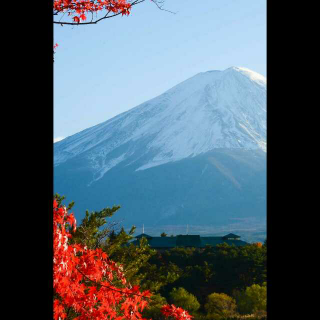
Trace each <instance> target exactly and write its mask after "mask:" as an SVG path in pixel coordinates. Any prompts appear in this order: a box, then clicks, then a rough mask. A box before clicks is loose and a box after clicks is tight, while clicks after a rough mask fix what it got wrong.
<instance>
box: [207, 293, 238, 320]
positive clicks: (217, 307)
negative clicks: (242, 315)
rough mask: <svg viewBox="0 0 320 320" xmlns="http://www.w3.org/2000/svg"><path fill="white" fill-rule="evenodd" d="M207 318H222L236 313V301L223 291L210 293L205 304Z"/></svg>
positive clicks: (219, 319) (220, 319)
mask: <svg viewBox="0 0 320 320" xmlns="http://www.w3.org/2000/svg"><path fill="white" fill-rule="evenodd" d="M204 307H205V310H206V311H207V313H208V314H207V319H213V320H222V319H227V318H230V317H233V316H235V315H236V308H237V305H236V301H235V300H234V299H233V298H231V297H229V296H228V295H226V294H224V293H212V294H210V295H209V296H208V298H207V303H206V304H205V306H204Z"/></svg>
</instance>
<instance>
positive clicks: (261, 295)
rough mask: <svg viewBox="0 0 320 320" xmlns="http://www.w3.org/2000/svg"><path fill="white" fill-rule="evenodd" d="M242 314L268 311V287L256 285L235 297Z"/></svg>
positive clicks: (264, 284)
mask: <svg viewBox="0 0 320 320" xmlns="http://www.w3.org/2000/svg"><path fill="white" fill-rule="evenodd" d="M235 297H236V300H237V305H238V310H239V313H240V314H257V313H265V312H266V311H267V287H266V283H263V285H262V286H260V285H258V284H254V285H252V286H250V287H247V288H246V290H244V291H241V292H239V293H237V294H236V295H235Z"/></svg>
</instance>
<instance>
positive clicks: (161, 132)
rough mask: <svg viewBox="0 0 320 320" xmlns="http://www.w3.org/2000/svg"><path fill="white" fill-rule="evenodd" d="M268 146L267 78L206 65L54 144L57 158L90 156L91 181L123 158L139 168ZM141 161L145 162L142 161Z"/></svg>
mask: <svg viewBox="0 0 320 320" xmlns="http://www.w3.org/2000/svg"><path fill="white" fill-rule="evenodd" d="M217 148H218V149H221V148H225V149H243V150H262V151H263V152H265V151H266V79H265V77H263V76H262V75H260V74H258V73H256V72H253V71H251V70H249V69H246V68H238V67H231V68H229V69H226V70H224V71H208V72H204V73H199V74H197V75H195V76H194V77H192V78H190V79H188V80H186V81H184V82H182V83H180V84H178V85H177V86H175V87H173V88H172V89H170V90H168V91H167V92H165V93H163V94H162V95H160V96H158V97H156V98H154V99H151V100H149V101H147V102H145V103H143V104H141V105H139V106H137V107H135V108H133V109H131V110H129V111H127V112H124V113H122V114H120V115H118V116H116V117H114V118H112V119H110V120H108V121H106V122H103V123H101V124H98V125H96V126H94V127H91V128H89V129H86V130H83V131H81V132H79V133H77V134H75V135H72V136H70V137H68V138H66V139H64V140H62V141H60V142H57V143H55V144H54V163H55V166H59V165H60V164H62V163H65V162H66V161H68V160H70V159H73V158H75V157H81V158H82V159H85V160H86V163H88V166H89V168H90V170H91V172H92V177H93V178H92V181H91V182H90V183H89V185H90V184H92V183H95V182H96V181H98V180H99V179H101V178H102V177H103V176H104V175H105V174H106V173H107V172H108V171H109V170H110V169H111V168H113V167H115V166H117V165H118V164H120V163H122V162H124V161H125V163H126V165H130V164H133V163H139V166H138V167H137V168H136V171H141V170H146V169H148V168H152V167H155V166H159V165H162V164H165V163H170V162H175V161H179V160H181V159H185V158H193V157H195V156H198V155H200V154H204V153H206V152H209V151H212V150H214V149H217ZM141 161H142V162H141Z"/></svg>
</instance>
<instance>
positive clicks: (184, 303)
mask: <svg viewBox="0 0 320 320" xmlns="http://www.w3.org/2000/svg"><path fill="white" fill-rule="evenodd" d="M170 302H171V303H173V304H174V305H175V306H177V307H180V308H183V309H185V310H187V311H189V312H191V313H193V312H195V311H197V310H198V309H199V308H200V303H199V302H198V300H197V298H196V297H195V296H194V295H193V294H191V293H189V292H188V291H187V290H185V289H184V288H179V289H176V288H173V290H172V291H171V292H170Z"/></svg>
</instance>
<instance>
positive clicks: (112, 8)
mask: <svg viewBox="0 0 320 320" xmlns="http://www.w3.org/2000/svg"><path fill="white" fill-rule="evenodd" d="M53 9H54V13H55V14H58V13H68V15H71V16H73V21H74V22H76V23H80V21H85V20H86V19H87V14H89V13H91V14H93V13H97V12H98V11H102V10H106V11H107V12H108V13H109V12H111V13H113V14H122V15H129V14H130V10H131V4H130V3H129V2H128V1H127V0H54V2H53Z"/></svg>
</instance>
